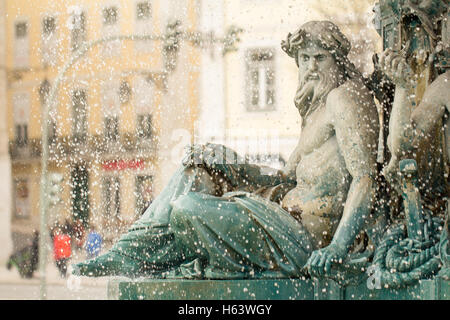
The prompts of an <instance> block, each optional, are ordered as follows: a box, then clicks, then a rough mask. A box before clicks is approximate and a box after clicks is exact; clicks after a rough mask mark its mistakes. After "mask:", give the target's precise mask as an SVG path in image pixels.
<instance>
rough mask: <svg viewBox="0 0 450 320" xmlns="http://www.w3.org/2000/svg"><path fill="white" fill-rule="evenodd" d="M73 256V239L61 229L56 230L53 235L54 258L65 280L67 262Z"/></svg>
mask: <svg viewBox="0 0 450 320" xmlns="http://www.w3.org/2000/svg"><path fill="white" fill-rule="evenodd" d="M71 255H72V248H71V239H70V236H69V235H68V234H67V233H64V232H63V230H62V229H61V228H59V227H57V228H55V229H54V233H53V256H54V258H55V263H56V266H57V267H58V270H59V273H60V274H61V276H62V277H63V278H65V277H66V274H67V261H69V259H70V257H71Z"/></svg>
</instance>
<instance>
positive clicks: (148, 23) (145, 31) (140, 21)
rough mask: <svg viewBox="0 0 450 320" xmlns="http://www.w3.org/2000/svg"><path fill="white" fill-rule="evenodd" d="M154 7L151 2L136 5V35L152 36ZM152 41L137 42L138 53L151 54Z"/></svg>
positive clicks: (141, 2) (140, 2)
mask: <svg viewBox="0 0 450 320" xmlns="http://www.w3.org/2000/svg"><path fill="white" fill-rule="evenodd" d="M151 17H152V7H151V4H150V1H139V2H137V3H136V34H139V35H150V34H151V32H152V20H151ZM151 47H152V46H151V41H136V42H135V49H136V51H138V52H149V51H150V50H151Z"/></svg>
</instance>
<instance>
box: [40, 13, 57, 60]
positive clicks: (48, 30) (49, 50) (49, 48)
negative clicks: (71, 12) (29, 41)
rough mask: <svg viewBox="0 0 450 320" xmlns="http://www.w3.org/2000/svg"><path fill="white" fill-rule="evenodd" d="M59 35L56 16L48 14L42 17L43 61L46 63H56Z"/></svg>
mask: <svg viewBox="0 0 450 320" xmlns="http://www.w3.org/2000/svg"><path fill="white" fill-rule="evenodd" d="M57 50H58V37H57V34H56V18H55V17H51V16H47V17H44V19H42V61H43V63H44V65H52V66H53V65H55V64H56V62H57V59H58V51H57Z"/></svg>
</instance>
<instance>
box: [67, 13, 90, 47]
mask: <svg viewBox="0 0 450 320" xmlns="http://www.w3.org/2000/svg"><path fill="white" fill-rule="evenodd" d="M69 28H70V29H71V48H72V51H76V50H78V48H79V47H80V46H81V45H82V44H83V43H84V42H85V41H86V13H85V12H83V11H81V10H79V9H78V10H75V11H74V12H73V13H72V15H71V17H70V24H69Z"/></svg>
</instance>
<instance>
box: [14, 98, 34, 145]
mask: <svg viewBox="0 0 450 320" xmlns="http://www.w3.org/2000/svg"><path fill="white" fill-rule="evenodd" d="M30 103H31V102H30V94H29V93H27V92H21V93H16V94H15V95H14V96H13V109H14V111H13V113H14V116H13V117H14V128H15V140H16V144H17V145H18V146H26V145H27V144H28V121H29V118H30Z"/></svg>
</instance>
